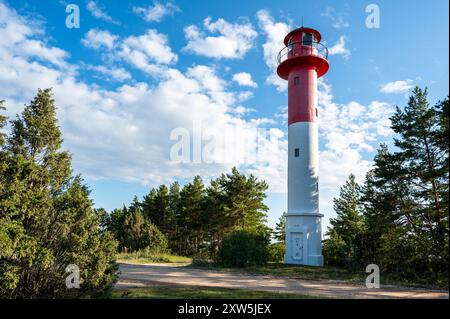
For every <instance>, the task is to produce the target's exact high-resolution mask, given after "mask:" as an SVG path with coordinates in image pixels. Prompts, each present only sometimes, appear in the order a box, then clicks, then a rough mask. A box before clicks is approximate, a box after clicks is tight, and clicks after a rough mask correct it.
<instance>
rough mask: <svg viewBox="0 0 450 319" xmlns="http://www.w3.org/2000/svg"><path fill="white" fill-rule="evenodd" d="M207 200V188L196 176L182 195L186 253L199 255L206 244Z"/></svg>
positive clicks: (182, 226) (182, 221)
mask: <svg viewBox="0 0 450 319" xmlns="http://www.w3.org/2000/svg"><path fill="white" fill-rule="evenodd" d="M204 200H205V187H204V185H203V181H202V179H201V178H200V176H195V177H194V180H193V181H192V183H188V184H186V185H185V186H184V187H183V189H182V190H181V193H180V203H181V211H182V216H181V229H180V231H181V232H182V238H184V239H185V244H186V247H185V249H186V252H188V253H189V254H194V255H198V254H200V252H201V249H202V248H203V244H204V234H205V232H204V227H203V223H202V219H203V216H202V215H203V209H204Z"/></svg>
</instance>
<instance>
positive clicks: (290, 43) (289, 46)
mask: <svg viewBox="0 0 450 319" xmlns="http://www.w3.org/2000/svg"><path fill="white" fill-rule="evenodd" d="M292 47H293V46H292V37H290V38H289V41H288V52H291V51H292Z"/></svg>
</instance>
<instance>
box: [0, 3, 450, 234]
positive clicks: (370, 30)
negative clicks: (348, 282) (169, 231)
mask: <svg viewBox="0 0 450 319" xmlns="http://www.w3.org/2000/svg"><path fill="white" fill-rule="evenodd" d="M74 5H75V6H74ZM374 7H375V9H373V8H374ZM448 9H449V8H448V1H446V0H432V1H417V0H416V1H412V0H402V1H377V2H371V1H362V0H358V1H339V2H337V1H325V0H324V1H284V0H280V1H265V0H261V1H247V0H241V1H239V2H238V3H237V2H236V1H220V2H219V1H192V0H191V1H189V0H176V1H173V2H163V1H159V2H158V1H149V0H140V1H138V0H136V1H106V0H86V1H82V0H78V1H62V0H60V1H57V0H54V1H50V0H40V1H23V0H14V1H12V0H0V39H1V40H0V99H4V100H6V107H7V115H9V116H10V117H14V116H15V114H17V113H20V112H21V111H22V110H23V106H24V104H25V103H28V102H29V101H30V100H31V99H32V98H33V96H34V95H35V94H36V92H37V89H38V88H46V87H52V88H53V92H54V96H55V100H56V105H57V108H58V109H57V114H58V120H59V125H60V127H61V130H62V133H63V137H64V148H65V149H67V150H69V151H70V152H71V154H72V158H73V167H74V173H75V174H81V175H82V176H83V178H84V180H85V183H86V184H87V185H88V186H89V187H90V189H91V191H92V193H91V196H92V199H93V201H94V203H95V206H96V207H104V208H106V209H107V210H112V209H114V208H118V207H122V206H123V204H129V203H130V202H131V200H132V199H133V197H134V196H135V195H137V196H138V197H142V196H143V195H144V194H146V193H148V191H149V190H150V189H151V188H152V187H156V186H158V185H160V184H162V183H165V184H169V183H172V182H174V181H178V182H180V183H181V184H185V183H186V182H189V181H190V180H191V179H192V178H193V177H194V176H195V175H200V176H201V177H202V178H203V180H204V182H205V183H206V184H208V181H209V180H211V179H212V178H216V177H217V176H219V175H220V174H222V173H227V172H229V171H230V169H231V167H233V166H236V167H238V168H239V170H240V171H241V172H243V173H245V174H254V175H255V176H256V177H258V178H259V179H262V180H265V181H266V182H267V183H268V184H269V189H268V192H267V195H268V196H267V199H266V201H265V202H266V204H267V205H268V207H269V212H268V215H269V216H268V224H269V226H273V225H274V224H275V222H276V221H277V219H278V217H279V216H280V215H281V213H282V212H283V211H285V210H286V206H287V195H286V192H287V92H286V89H287V87H286V82H285V81H284V80H281V79H279V78H278V77H277V75H276V67H277V61H276V56H277V54H278V52H279V51H280V50H281V49H282V48H283V42H282V40H283V38H284V36H285V35H286V34H287V33H288V32H289V31H290V30H292V29H294V28H296V27H299V26H301V25H302V24H303V25H304V26H308V27H312V28H315V29H317V30H319V31H320V32H321V33H322V42H323V44H324V45H326V46H327V47H328V49H329V53H330V55H329V62H330V70H329V72H328V73H327V74H326V75H325V76H324V77H322V78H321V79H320V80H319V85H318V89H319V106H318V107H319V125H320V128H319V138H320V151H319V152H320V153H319V162H320V166H319V167H320V173H319V174H320V183H319V191H320V211H321V212H322V213H323V214H324V215H325V217H324V219H323V228H324V232H325V230H326V229H327V226H328V225H329V219H330V218H333V217H334V216H335V213H334V212H333V208H332V206H333V198H334V197H336V196H338V194H339V188H340V187H341V185H342V184H343V183H344V182H345V180H346V179H347V177H348V175H349V174H351V173H353V174H355V175H356V177H357V180H358V181H359V182H362V181H363V180H364V175H365V173H366V172H367V171H368V170H369V169H370V168H371V165H372V160H373V156H374V154H375V152H376V149H377V148H378V147H379V145H380V143H383V142H385V143H388V144H392V143H391V141H392V138H393V133H392V131H391V130H390V121H389V117H390V116H391V115H392V114H393V112H394V110H395V107H396V106H399V107H402V106H404V105H405V104H406V103H407V99H408V94H409V92H410V90H411V89H412V88H413V87H414V86H415V85H418V86H420V87H425V86H427V87H428V88H429V98H430V102H432V103H435V102H437V101H438V100H440V99H443V98H445V97H446V96H447V95H448V87H449V83H448V69H449V65H448V61H449V51H448V48H449V43H448V38H449V35H448V29H449V28H448V27H449V18H448ZM74 10H75V11H74ZM77 13H79V24H77V23H75V22H76V16H74V14H75V15H76V14H77ZM377 13H379V14H378V15H377V16H376V17H377V18H379V19H378V21H379V24H376V23H375V22H374V21H376V20H374V19H373V18H374V17H375V16H374V15H376V14H377ZM374 23H375V24H374ZM7 129H8V128H7ZM186 141H187V143H184V142H186ZM211 141H213V143H212V142H211ZM209 142H211V143H209ZM208 145H212V146H213V147H211V148H208ZM181 147H183V148H181ZM180 150H181V151H180ZM180 154H182V155H183V157H180V156H179V155H180Z"/></svg>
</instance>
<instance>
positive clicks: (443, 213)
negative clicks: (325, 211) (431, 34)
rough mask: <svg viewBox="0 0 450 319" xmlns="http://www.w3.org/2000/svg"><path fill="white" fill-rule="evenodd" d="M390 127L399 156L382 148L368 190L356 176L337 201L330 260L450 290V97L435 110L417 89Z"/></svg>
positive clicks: (327, 249)
mask: <svg viewBox="0 0 450 319" xmlns="http://www.w3.org/2000/svg"><path fill="white" fill-rule="evenodd" d="M391 121H392V129H393V131H394V132H395V133H396V137H395V138H394V141H393V142H394V147H393V148H392V149H393V150H389V149H388V147H387V146H386V145H382V146H381V148H380V149H379V150H378V153H377V154H376V156H375V159H374V167H373V168H372V170H371V171H370V172H369V173H368V174H367V176H366V180H365V182H364V184H363V185H358V184H357V183H356V181H355V177H354V176H353V175H351V176H350V178H349V179H348V181H347V182H346V184H345V185H344V186H343V187H342V188H341V193H340V197H339V198H337V199H335V200H334V209H335V211H336V213H337V217H336V218H335V219H332V220H331V221H330V223H331V228H330V229H329V231H328V233H327V236H328V239H327V240H325V242H324V256H325V261H326V262H327V263H328V264H330V265H338V266H345V267H349V268H355V267H359V268H360V267H365V266H366V265H367V264H370V263H375V264H377V265H378V266H379V267H380V271H381V273H382V274H383V273H384V274H386V273H389V274H394V275H398V276H399V277H402V278H403V279H410V280H415V281H420V280H423V281H424V282H428V283H430V282H434V283H438V284H442V285H447V286H448V270H449V269H448V263H449V259H448V258H449V238H448V234H449V225H448V217H449V215H448V214H449V213H448V209H449V206H448V205H449V135H448V133H449V132H448V130H449V99H448V97H447V99H445V100H444V101H441V102H438V103H437V104H436V105H433V106H430V105H429V103H428V101H427V90H426V89H425V90H421V89H420V88H417V87H416V88H415V89H414V91H413V92H412V95H411V96H410V98H409V102H408V105H406V106H405V107H404V109H403V110H402V109H400V108H398V107H397V110H396V112H395V114H394V116H393V117H392V118H391Z"/></svg>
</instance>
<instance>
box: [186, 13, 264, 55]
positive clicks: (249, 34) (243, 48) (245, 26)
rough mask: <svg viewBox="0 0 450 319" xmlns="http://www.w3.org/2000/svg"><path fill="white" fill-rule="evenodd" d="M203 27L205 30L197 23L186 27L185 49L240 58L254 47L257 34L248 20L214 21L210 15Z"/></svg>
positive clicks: (200, 53) (201, 53)
mask: <svg viewBox="0 0 450 319" xmlns="http://www.w3.org/2000/svg"><path fill="white" fill-rule="evenodd" d="M203 28H204V30H201V29H200V28H199V27H197V26H195V25H190V26H187V27H186V28H185V29H184V34H185V36H186V39H187V40H188V43H187V45H186V46H185V47H184V49H183V50H184V51H188V52H192V53H195V54H198V55H202V56H206V57H210V58H226V59H240V58H243V57H244V56H245V54H246V53H247V52H248V51H249V50H250V49H251V48H252V47H253V44H254V41H255V38H256V36H257V33H256V31H255V30H254V29H253V26H252V25H251V24H250V23H249V22H248V21H243V22H242V23H234V24H233V23H230V22H228V21H226V20H224V19H218V20H217V21H215V22H212V21H211V18H210V17H208V18H206V19H205V20H204V21H203ZM205 33H210V34H215V36H214V35H206V34H205Z"/></svg>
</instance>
